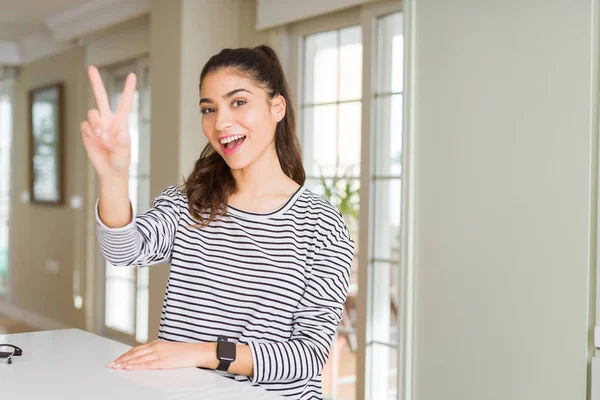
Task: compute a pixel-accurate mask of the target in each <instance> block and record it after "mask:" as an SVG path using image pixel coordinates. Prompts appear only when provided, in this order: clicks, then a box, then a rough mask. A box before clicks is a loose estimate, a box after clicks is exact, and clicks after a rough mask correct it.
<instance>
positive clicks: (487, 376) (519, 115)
mask: <svg viewBox="0 0 600 400" xmlns="http://www.w3.org/2000/svg"><path fill="white" fill-rule="evenodd" d="M415 3H416V19H415V21H414V22H415V28H416V65H415V70H416V74H417V78H416V103H415V106H416V120H415V124H416V130H415V132H416V168H417V169H416V202H415V204H416V213H417V215H416V246H417V248H416V266H415V271H416V286H415V296H416V297H415V301H416V310H415V311H416V312H415V318H416V319H415V324H416V326H415V341H416V342H415V353H414V356H415V359H414V368H415V370H414V371H415V377H414V393H415V397H414V398H415V399H417V400H437V399H446V400H459V399H460V400H465V399H486V400H493V399H498V400H505V399H511V400H518V399H522V400H531V399H544V400H554V399H556V400H567V399H569V400H576V399H585V397H586V357H587V351H588V349H587V330H588V323H587V317H588V305H589V304H590V299H589V298H588V297H589V295H588V293H589V287H590V285H594V282H590V280H593V279H590V277H589V276H588V267H589V266H590V264H591V263H592V262H593V261H590V260H589V256H590V253H591V251H590V248H589V246H590V241H591V240H592V239H590V237H593V235H591V234H590V230H591V229H590V227H589V225H590V222H591V221H592V220H593V217H594V213H592V212H591V210H590V203H591V202H594V201H595V196H594V195H593V193H594V190H595V189H594V188H595V180H596V174H595V169H594V165H595V164H594V163H595V155H594V156H592V154H593V151H594V150H592V149H593V148H595V135H596V134H595V132H596V128H595V127H594V128H591V127H590V123H591V121H593V120H595V116H594V115H592V111H591V109H592V107H595V105H593V104H592V99H591V92H595V91H596V90H597V87H596V86H595V85H594V82H592V74H597V71H596V70H592V54H591V53H592V50H591V49H592V25H591V24H592V15H593V13H592V11H594V12H596V13H597V8H595V7H596V6H597V2H596V1H589V0H588V1H584V0H577V1H562V2H559V1H546V0H507V1H480V2H474V1H472V0H456V1H452V2H443V1H438V0H419V1H416V2H415ZM592 3H594V9H592ZM594 46H595V47H597V46H598V42H594ZM594 62H595V60H594ZM593 110H594V111H593V113H594V114H595V113H596V109H595V108H593ZM591 254H593V253H591Z"/></svg>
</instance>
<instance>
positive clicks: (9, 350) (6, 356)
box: [0, 344, 23, 364]
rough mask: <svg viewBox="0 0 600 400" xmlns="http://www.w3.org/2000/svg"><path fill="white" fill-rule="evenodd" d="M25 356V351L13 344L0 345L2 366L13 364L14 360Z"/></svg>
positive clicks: (0, 362)
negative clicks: (3, 364)
mask: <svg viewBox="0 0 600 400" xmlns="http://www.w3.org/2000/svg"><path fill="white" fill-rule="evenodd" d="M21 355H23V350H21V349H20V348H19V347H17V346H15V345H12V344H0V364H2V363H6V364H12V358H13V357H15V356H17V357H18V356H21Z"/></svg>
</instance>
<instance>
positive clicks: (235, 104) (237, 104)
mask: <svg viewBox="0 0 600 400" xmlns="http://www.w3.org/2000/svg"><path fill="white" fill-rule="evenodd" d="M231 104H232V105H233V106H234V107H240V106H243V105H244V104H246V100H234V101H233V103H231Z"/></svg>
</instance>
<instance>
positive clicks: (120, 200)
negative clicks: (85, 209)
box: [98, 174, 132, 228]
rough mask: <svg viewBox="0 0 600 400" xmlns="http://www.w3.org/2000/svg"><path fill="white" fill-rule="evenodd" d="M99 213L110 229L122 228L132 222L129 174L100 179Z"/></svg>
mask: <svg viewBox="0 0 600 400" xmlns="http://www.w3.org/2000/svg"><path fill="white" fill-rule="evenodd" d="M98 213H99V216H100V219H101V220H102V222H103V223H104V224H105V225H106V226H107V227H109V228H120V227H123V226H125V225H127V224H128V223H130V222H131V219H132V215H131V205H130V202H129V176H128V174H122V175H119V176H116V177H111V178H100V196H99V202H98Z"/></svg>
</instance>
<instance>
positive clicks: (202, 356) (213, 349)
mask: <svg viewBox="0 0 600 400" xmlns="http://www.w3.org/2000/svg"><path fill="white" fill-rule="evenodd" d="M198 348H199V350H198V354H199V359H198V365H197V366H198V367H200V368H208V369H217V367H218V366H219V359H218V358H217V343H216V342H210V343H198Z"/></svg>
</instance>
